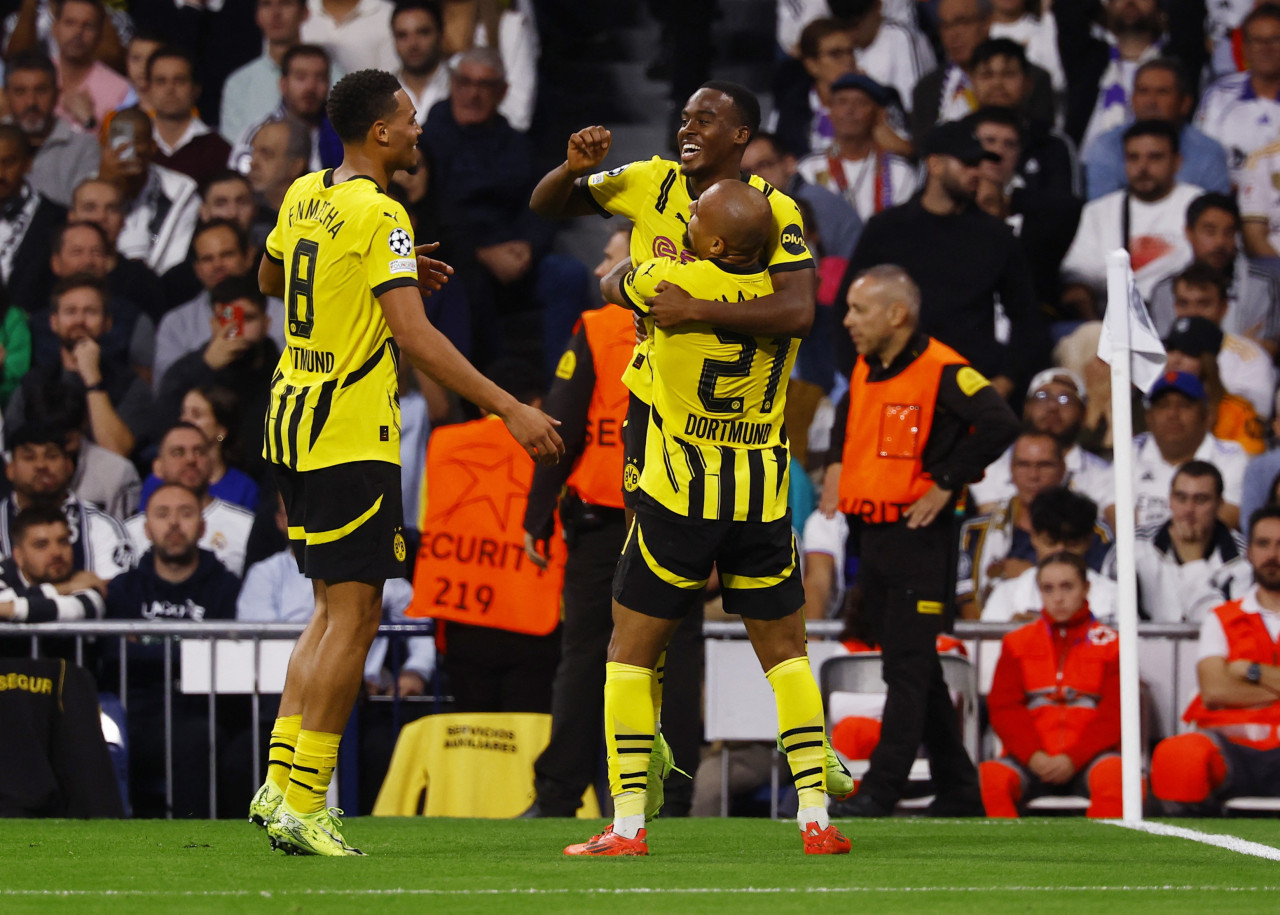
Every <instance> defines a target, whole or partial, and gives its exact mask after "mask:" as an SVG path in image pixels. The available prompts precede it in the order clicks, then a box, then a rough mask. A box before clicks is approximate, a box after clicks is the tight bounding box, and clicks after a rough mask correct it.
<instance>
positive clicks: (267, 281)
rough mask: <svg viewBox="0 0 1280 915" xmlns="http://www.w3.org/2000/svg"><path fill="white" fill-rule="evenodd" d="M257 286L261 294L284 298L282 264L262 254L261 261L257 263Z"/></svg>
mask: <svg viewBox="0 0 1280 915" xmlns="http://www.w3.org/2000/svg"><path fill="white" fill-rule="evenodd" d="M258 288H259V289H261V290H262V294H263V295H269V296H274V297H275V298H277V299H280V298H284V265H283V264H277V263H276V262H275V261H273V260H272V259H271V258H269V257H267V256H266V255H265V254H264V255H262V261H261V262H260V263H259V264H258Z"/></svg>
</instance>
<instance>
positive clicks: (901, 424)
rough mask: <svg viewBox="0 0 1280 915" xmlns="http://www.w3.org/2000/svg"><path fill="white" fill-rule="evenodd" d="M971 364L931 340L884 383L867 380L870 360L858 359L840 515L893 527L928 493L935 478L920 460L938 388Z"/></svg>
mask: <svg viewBox="0 0 1280 915" xmlns="http://www.w3.org/2000/svg"><path fill="white" fill-rule="evenodd" d="M968 364H969V363H968V362H967V361H966V360H965V358H964V357H963V356H961V355H960V354H959V353H957V352H956V351H955V350H953V349H952V348H951V347H949V346H947V345H946V344H944V343H939V342H938V341H937V340H934V339H933V338H932V337H931V338H929V345H928V346H926V347H925V348H924V352H922V353H921V354H920V355H919V356H917V357H916V358H915V360H914V361H913V362H912V363H911V364H910V365H908V366H907V367H906V368H905V369H903V370H902V371H901V372H899V373H898V374H897V375H895V376H894V377H892V378H886V379H885V380H884V381H875V382H871V381H868V380H867V375H868V371H869V368H868V365H867V359H866V357H865V356H859V357H858V362H857V364H856V365H855V366H854V367H853V377H852V379H851V381H850V383H849V415H848V419H847V425H846V427H845V435H844V457H843V461H844V466H843V468H842V470H841V473H840V511H842V512H844V513H845V514H847V515H856V516H857V517H859V518H861V519H862V520H863V521H865V522H867V523H870V524H893V523H896V522H897V521H899V520H901V518H902V514H903V512H905V511H906V510H907V508H908V507H909V506H910V505H911V504H912V503H913V502H915V501H916V500H917V499H919V498H920V497H921V496H923V495H924V494H925V493H926V492H928V491H929V488H930V487H931V486H932V485H933V479H932V478H931V477H930V476H929V475H928V474H927V473H925V472H924V468H923V467H922V466H921V460H922V457H923V454H924V446H925V442H927V441H928V440H929V430H930V429H932V428H933V414H934V410H935V408H936V407H937V402H938V385H939V384H940V383H941V381H942V372H943V370H944V369H945V368H946V367H947V366H949V365H968Z"/></svg>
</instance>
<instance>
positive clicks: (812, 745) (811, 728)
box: [765, 656, 827, 810]
mask: <svg viewBox="0 0 1280 915" xmlns="http://www.w3.org/2000/svg"><path fill="white" fill-rule="evenodd" d="M765 676H766V677H768V678H769V685H770V686H772V687H773V698H774V701H775V702H776V703H777V706H778V730H779V731H780V732H781V735H780V736H781V740H782V748H783V750H785V751H786V753H787V765H788V766H790V767H791V777H792V779H794V781H795V785H796V794H798V795H799V801H800V809H801V810H804V809H805V808H807V807H820V808H823V809H825V808H826V797H825V795H824V792H823V789H824V786H825V784H826V773H827V751H826V746H825V745H824V743H823V736H824V734H825V733H826V729H825V726H824V724H823V720H822V694H821V693H820V692H818V684H817V683H816V682H815V681H814V679H813V671H811V670H810V669H809V659H808V657H805V656H801V657H798V658H788V659H787V660H786V661H783V662H782V663H781V664H779V665H777V666H776V667H774V668H773V669H772V670H770V671H768V672H767V673H766V674H765Z"/></svg>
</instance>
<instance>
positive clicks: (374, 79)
mask: <svg viewBox="0 0 1280 915" xmlns="http://www.w3.org/2000/svg"><path fill="white" fill-rule="evenodd" d="M328 113H329V120H330V121H331V122H332V123H333V127H334V130H335V131H336V132H337V134H338V137H339V139H341V140H342V146H343V159H342V164H341V165H339V166H338V167H337V168H336V169H330V170H328V171H323V172H315V173H312V174H309V175H304V176H303V177H301V178H299V179H298V180H297V181H295V182H294V183H293V185H292V186H291V187H290V188H289V191H288V193H287V194H286V195H285V199H284V204H283V205H282V206H281V207H280V217H279V220H278V221H277V223H276V227H275V228H274V229H273V230H272V232H271V234H270V235H269V236H268V237H267V243H266V251H265V252H264V255H263V259H262V264H261V266H260V267H259V269H258V283H259V285H260V286H261V287H262V291H263V292H264V293H266V294H267V295H274V296H282V297H283V298H284V300H285V305H286V311H287V326H286V328H285V333H286V337H287V343H288V346H287V347H286V348H285V351H284V353H283V354H282V355H281V357H280V364H279V367H278V368H277V370H276V373H275V378H274V380H273V383H272V389H271V401H270V406H269V408H268V412H267V419H266V428H265V439H266V440H265V444H264V448H263V455H264V456H265V457H266V458H267V460H269V461H270V462H271V465H272V469H273V471H274V473H275V476H276V480H277V482H278V484H279V487H280V494H281V496H282V497H283V498H284V504H285V509H286V512H287V514H288V517H289V540H290V543H291V545H292V547H293V551H294V555H295V557H296V558H297V561H298V567H299V568H300V569H301V570H302V572H303V573H304V574H305V575H306V576H307V577H308V578H310V579H312V581H313V588H314V590H315V600H316V610H315V615H314V616H313V617H312V618H311V622H310V623H309V624H308V625H307V628H306V631H304V632H303V634H302V636H301V638H299V639H298V644H297V646H296V647H295V648H294V650H293V655H292V657H290V659H289V671H288V675H287V679H286V681H285V687H284V694H283V695H282V696H281V698H280V716H279V718H277V719H276V723H275V727H274V729H273V730H272V732H271V745H270V749H269V753H268V761H269V762H268V776H267V781H266V783H265V784H263V786H262V787H261V788H260V789H258V792H257V794H256V795H255V796H254V798H253V801H252V804H251V805H250V808H249V815H250V819H251V820H253V821H254V822H255V823H257V824H259V825H265V826H266V828H267V834H268V836H269V837H270V839H271V844H272V847H273V848H282V849H284V850H285V851H287V852H290V853H291V854H311V855H330V856H337V855H358V854H360V852H359V851H358V850H357V849H355V848H352V847H351V846H350V845H348V844H347V843H346V841H345V840H344V839H343V838H342V835H341V833H340V832H339V826H340V823H339V822H338V819H337V816H336V814H339V813H341V811H336V810H327V809H326V808H325V803H324V800H325V793H326V791H327V790H328V787H329V780H330V778H331V776H332V774H333V769H334V766H335V765H336V763H337V757H338V741H339V739H340V738H341V735H342V731H343V729H344V728H345V727H346V724H347V718H348V717H349V716H350V714H351V707H352V705H353V703H354V702H355V698H356V693H357V691H358V689H359V687H360V679H361V669H362V667H363V665H364V660H365V655H366V654H367V653H368V650H369V645H370V643H371V642H372V641H373V638H374V634H375V633H376V632H377V628H378V623H379V620H380V618H381V615H382V586H383V582H384V581H385V580H386V579H387V578H390V577H396V576H400V575H403V574H404V558H405V542H404V536H403V534H402V526H403V519H402V517H401V501H400V443H399V438H400V406H399V403H398V400H397V397H396V369H397V363H398V362H399V357H400V353H401V352H403V353H404V354H405V355H406V356H407V357H408V358H409V360H410V361H411V362H412V363H413V364H414V365H415V366H417V367H418V368H420V369H421V370H422V371H424V372H426V373H427V374H428V375H430V376H431V377H432V378H434V379H435V380H436V381H438V382H439V383H440V384H442V385H444V386H445V387H447V388H450V389H452V390H454V391H456V392H457V393H458V394H460V395H461V396H463V397H465V398H467V399H468V400H470V401H472V402H473V403H475V404H477V405H478V406H480V407H482V408H484V409H485V410H487V411H489V412H490V413H494V414H496V415H498V416H500V417H502V420H503V422H505V423H506V425H507V429H508V430H509V431H510V433H511V434H512V435H513V436H514V437H515V439H516V440H517V441H518V442H520V444H521V445H523V446H524V447H525V448H526V449H527V450H528V451H529V453H530V454H531V455H532V456H533V457H534V458H535V459H536V460H538V461H541V462H554V461H556V460H558V458H559V455H560V452H561V451H562V450H563V445H562V443H561V441H560V436H559V435H558V434H557V433H556V431H555V429H554V424H555V421H554V420H552V419H551V418H550V417H548V416H546V415H545V414H544V413H542V412H541V411H540V410H537V409H534V408H532V407H528V406H525V405H523V404H521V403H520V402H519V401H517V400H516V399H515V398H514V397H512V396H511V395H509V394H507V393H506V392H504V391H503V390H502V389H500V388H499V387H498V386H497V385H495V384H493V382H491V381H489V380H488V379H486V378H485V377H484V376H483V375H481V374H480V373H479V372H478V371H477V370H476V369H475V368H474V367H473V366H472V365H471V364H470V363H469V362H467V360H466V359H465V358H464V357H463V356H462V355H461V354H460V353H459V352H458V351H457V350H456V349H454V348H453V346H452V345H451V344H450V343H449V341H448V340H447V339H445V337H444V336H443V335H442V334H441V333H440V332H439V331H438V330H436V329H435V328H434V327H432V325H431V323H430V322H429V321H428V320H427V318H426V315H425V313H424V311H423V307H422V295H421V293H420V291H419V285H420V284H421V285H422V287H423V288H424V289H426V290H427V291H428V292H430V291H431V290H432V289H438V288H440V284H441V283H443V282H446V281H447V279H448V276H447V274H449V273H452V268H449V267H448V266H446V265H445V264H443V263H441V262H439V261H435V260H432V259H431V258H428V257H426V256H425V252H428V251H432V250H434V249H435V245H425V246H422V247H421V248H418V249H416V250H415V249H414V246H413V236H412V229H411V228H410V225H409V218H408V215H407V214H406V213H405V211H404V209H403V207H401V206H400V204H399V203H397V202H396V201H395V200H393V199H392V198H391V197H389V196H387V194H386V193H385V192H384V188H386V186H387V182H388V179H389V178H390V176H391V174H392V173H393V172H395V171H396V170H397V169H402V168H413V167H414V166H415V165H416V164H417V161H418V151H417V146H416V144H417V140H418V136H419V135H420V134H421V133H422V128H420V127H419V126H418V122H417V120H416V118H415V111H414V107H413V104H412V103H411V102H410V101H409V98H408V96H406V95H405V93H404V91H403V90H402V89H400V84H399V82H398V81H397V80H396V78H395V77H394V76H392V75H391V74H389V73H385V72H383V71H381V70H360V71H358V72H356V73H352V74H350V75H348V76H346V77H345V78H343V79H342V80H341V81H340V82H339V83H338V84H337V85H336V86H334V87H333V91H332V92H331V93H330V95H329V103H328ZM419 265H421V266H422V267H423V268H424V274H425V275H424V276H423V277H421V278H420V277H419V274H418V269H419Z"/></svg>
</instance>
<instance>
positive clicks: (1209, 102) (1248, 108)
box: [1196, 3, 1280, 185]
mask: <svg viewBox="0 0 1280 915" xmlns="http://www.w3.org/2000/svg"><path fill="white" fill-rule="evenodd" d="M1241 32H1242V34H1243V38H1244V52H1245V55H1246V57H1247V58H1248V60H1249V69H1248V70H1245V71H1244V72H1243V73H1232V74H1229V75H1227V76H1224V77H1222V78H1221V79H1220V80H1218V81H1217V82H1215V83H1214V84H1213V85H1212V86H1210V87H1209V88H1208V89H1206V90H1205V93H1204V96H1203V97H1202V98H1201V99H1200V108H1199V110H1198V111H1197V112H1196V126H1197V127H1199V128H1200V129H1201V130H1203V131H1204V132H1205V133H1207V134H1208V135H1209V136H1211V137H1213V138H1214V139H1215V140H1217V141H1218V142H1219V143H1221V144H1222V145H1223V147H1224V148H1225V149H1226V151H1227V164H1228V166H1230V168H1231V180H1232V182H1233V183H1235V184H1237V185H1238V184H1240V183H1241V179H1242V174H1241V172H1242V169H1243V168H1244V164H1245V160H1247V159H1248V158H1249V156H1250V155H1252V154H1253V153H1254V151H1256V150H1258V149H1261V148H1262V147H1264V146H1266V145H1267V144H1268V143H1271V142H1273V141H1274V140H1275V138H1276V125H1277V124H1280V7H1277V6H1274V5H1272V4H1270V3H1263V4H1260V5H1259V6H1258V7H1257V8H1256V9H1254V10H1253V12H1251V13H1250V14H1249V15H1248V16H1246V17H1245V20H1244V22H1243V24H1242V25H1241Z"/></svg>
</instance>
